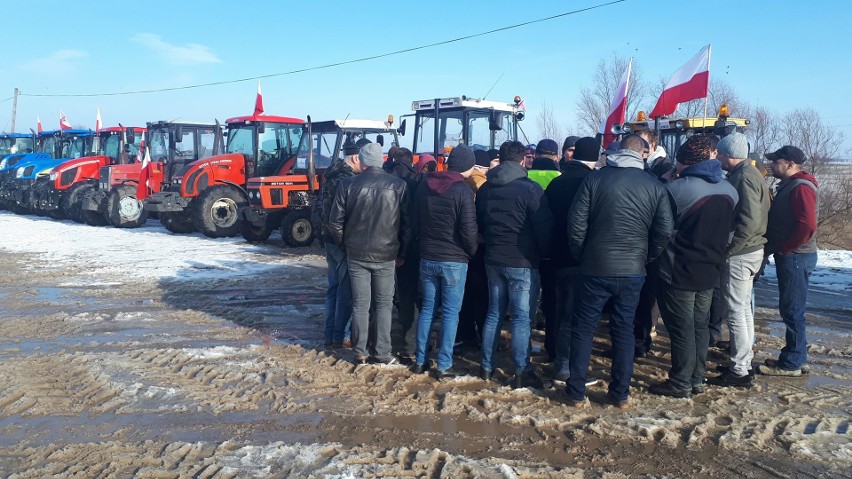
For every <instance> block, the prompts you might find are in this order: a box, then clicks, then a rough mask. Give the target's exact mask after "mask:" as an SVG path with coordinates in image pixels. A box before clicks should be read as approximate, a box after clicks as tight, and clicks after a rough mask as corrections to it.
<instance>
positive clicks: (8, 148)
mask: <svg viewBox="0 0 852 479" xmlns="http://www.w3.org/2000/svg"><path fill="white" fill-rule="evenodd" d="M32 151H33V139H32V137H28V138H3V139H0V156H6V155H12V154H15V153H32Z"/></svg>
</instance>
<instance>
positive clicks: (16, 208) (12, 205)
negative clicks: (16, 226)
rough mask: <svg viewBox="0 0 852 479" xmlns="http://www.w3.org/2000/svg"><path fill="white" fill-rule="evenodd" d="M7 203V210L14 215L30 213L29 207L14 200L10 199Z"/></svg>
mask: <svg viewBox="0 0 852 479" xmlns="http://www.w3.org/2000/svg"><path fill="white" fill-rule="evenodd" d="M8 204H9V211H11V212H12V213H15V214H16V215H28V214H30V209H29V208H27V207H26V206H23V205H21V204H19V203H18V202H16V201H15V200H12V201H10V202H9V203H8Z"/></svg>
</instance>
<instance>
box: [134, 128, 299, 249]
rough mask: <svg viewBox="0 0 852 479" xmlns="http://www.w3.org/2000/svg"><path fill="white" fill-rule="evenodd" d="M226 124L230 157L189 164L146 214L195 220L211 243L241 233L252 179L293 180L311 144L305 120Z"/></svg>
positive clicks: (150, 199) (151, 199)
mask: <svg viewBox="0 0 852 479" xmlns="http://www.w3.org/2000/svg"><path fill="white" fill-rule="evenodd" d="M226 123H227V128H228V140H227V148H226V153H224V154H222V155H217V156H212V157H210V158H205V159H202V160H198V161H194V162H192V163H189V164H187V165H186V167H185V168H184V169H183V170H182V171H181V172H179V174H176V175H174V176H173V180H172V183H171V184H168V185H166V188H165V189H164V190H163V191H161V192H158V193H154V194H152V195H151V196H149V197H148V198H146V199H145V209H146V210H148V211H153V212H156V213H158V214H159V215H160V217H161V218H163V215H165V216H166V217H179V218H181V221H182V222H188V221H191V222H192V224H194V226H195V227H196V228H197V229H198V231H200V232H202V233H204V234H205V235H206V236H209V237H212V238H219V237H225V236H234V235H237V234H239V232H240V219H239V210H240V208H242V207H244V206H247V205H248V193H247V192H246V190H245V186H246V184H247V182H248V179H249V178H253V177H258V176H285V175H288V174H289V173H290V172H291V171H292V170H293V169H294V168H295V166H296V156H297V153H298V152H299V151H300V150H301V149H303V148H304V147H303V146H302V143H303V142H307V139H308V135H307V134H306V133H307V129H308V127H307V125H306V124H305V122H304V120H300V119H298V118H290V117H283V116H272V115H250V116H240V117H236V118H230V119H228V120H227V122H226ZM313 175H314V173H313V171H309V172H308V176H313ZM314 182H315V179H313V178H312V179H311V180H309V183H314Z"/></svg>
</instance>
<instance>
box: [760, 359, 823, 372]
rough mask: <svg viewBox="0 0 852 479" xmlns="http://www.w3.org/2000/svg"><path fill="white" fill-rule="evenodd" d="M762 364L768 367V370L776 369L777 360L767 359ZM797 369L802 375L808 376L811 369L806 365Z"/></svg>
mask: <svg viewBox="0 0 852 479" xmlns="http://www.w3.org/2000/svg"><path fill="white" fill-rule="evenodd" d="M763 364H765V365H767V366H769V367H770V368H777V367H778V360H777V359H767V360H766V361H764V362H763ZM799 369H800V370H801V371H802V374H808V373H810V372H811V367H810V366H809V365H808V363H805V364H802V367H800V368H799Z"/></svg>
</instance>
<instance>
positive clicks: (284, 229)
mask: <svg viewBox="0 0 852 479" xmlns="http://www.w3.org/2000/svg"><path fill="white" fill-rule="evenodd" d="M281 239H283V240H284V242H285V243H287V245H288V246H293V247H296V248H298V247H303V246H310V245H311V243H313V242H314V225H313V223H311V212H310V210H307V209H302V210H293V211H291V212H289V213H287V214H286V215H285V216H284V219H282V220H281Z"/></svg>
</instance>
